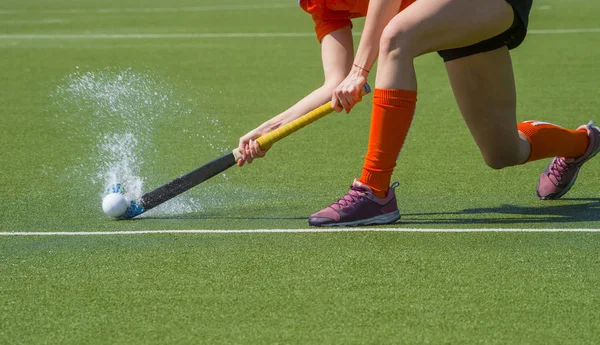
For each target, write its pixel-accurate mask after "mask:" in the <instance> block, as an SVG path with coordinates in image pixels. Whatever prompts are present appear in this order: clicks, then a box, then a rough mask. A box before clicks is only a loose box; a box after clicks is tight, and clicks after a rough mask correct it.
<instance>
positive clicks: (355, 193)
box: [331, 186, 365, 207]
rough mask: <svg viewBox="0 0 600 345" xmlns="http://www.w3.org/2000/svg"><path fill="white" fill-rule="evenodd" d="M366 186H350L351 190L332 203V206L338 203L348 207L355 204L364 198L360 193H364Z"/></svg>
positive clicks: (340, 205)
mask: <svg viewBox="0 0 600 345" xmlns="http://www.w3.org/2000/svg"><path fill="white" fill-rule="evenodd" d="M364 192H365V190H364V188H361V187H355V186H350V191H349V192H348V193H346V195H344V196H343V197H342V198H341V199H340V200H338V201H336V202H334V203H333V204H331V206H334V205H338V206H339V207H348V206H349V205H350V204H355V203H356V202H357V201H359V200H361V199H362V195H360V194H359V193H364Z"/></svg>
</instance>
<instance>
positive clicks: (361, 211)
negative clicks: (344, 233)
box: [308, 179, 400, 226]
mask: <svg viewBox="0 0 600 345" xmlns="http://www.w3.org/2000/svg"><path fill="white" fill-rule="evenodd" d="M398 185H399V183H398V182H394V183H392V186H391V187H390V189H389V190H388V194H387V196H386V197H385V198H378V197H376V196H375V195H373V190H372V189H371V188H370V187H369V186H367V185H365V184H363V183H361V182H360V181H358V180H356V179H355V180H354V183H352V186H350V191H349V192H348V193H347V194H346V195H344V196H343V197H342V198H341V199H340V200H338V201H336V202H334V203H333V204H331V205H330V206H329V207H327V208H325V209H323V210H321V211H319V212H317V213H315V214H313V215H312V216H310V218H308V225H312V226H359V225H371V224H389V223H393V222H395V221H397V220H398V219H400V211H398V205H397V204H396V194H395V192H394V189H395V188H396V187H398Z"/></svg>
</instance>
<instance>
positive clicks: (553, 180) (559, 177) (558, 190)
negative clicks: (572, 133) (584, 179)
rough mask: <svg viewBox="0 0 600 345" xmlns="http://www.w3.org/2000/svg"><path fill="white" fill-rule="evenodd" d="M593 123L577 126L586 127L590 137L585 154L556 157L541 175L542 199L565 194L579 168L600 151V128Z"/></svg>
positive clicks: (539, 195) (539, 184) (538, 188)
mask: <svg viewBox="0 0 600 345" xmlns="http://www.w3.org/2000/svg"><path fill="white" fill-rule="evenodd" d="M593 124H594V121H590V122H589V123H588V124H587V125H584V126H580V127H579V128H577V129H578V130H579V129H585V130H586V131H587V133H588V137H589V138H590V144H589V146H588V149H587V151H585V153H584V154H583V155H581V156H580V157H578V158H567V157H554V159H553V160H552V162H550V164H549V165H548V166H547V167H546V170H544V172H543V173H542V175H540V180H539V182H538V186H537V195H538V197H539V198H540V199H542V200H551V199H558V198H560V197H561V196H563V195H565V194H566V193H567V192H568V191H569V189H571V187H572V186H573V184H574V183H575V180H576V179H577V173H579V168H581V166H582V165H583V163H585V162H587V161H588V160H590V159H591V158H592V157H594V156H595V155H596V154H597V153H598V151H600V128H598V127H595V126H592V125H593Z"/></svg>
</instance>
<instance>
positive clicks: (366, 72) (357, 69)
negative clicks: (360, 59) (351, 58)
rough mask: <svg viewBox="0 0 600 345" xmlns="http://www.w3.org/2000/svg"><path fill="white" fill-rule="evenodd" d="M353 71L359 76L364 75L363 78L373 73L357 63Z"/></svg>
mask: <svg viewBox="0 0 600 345" xmlns="http://www.w3.org/2000/svg"><path fill="white" fill-rule="evenodd" d="M352 69H353V70H354V71H355V72H358V74H360V75H363V76H367V75H369V72H371V70H370V69H367V68H365V67H364V66H361V65H359V64H357V63H353V64H352Z"/></svg>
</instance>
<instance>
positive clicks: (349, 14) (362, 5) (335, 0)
mask: <svg viewBox="0 0 600 345" xmlns="http://www.w3.org/2000/svg"><path fill="white" fill-rule="evenodd" d="M415 1H416V0H403V1H402V4H401V5H400V8H399V9H398V12H400V11H402V10H403V9H405V8H407V7H408V6H409V5H410V4H412V3H413V2H415ZM298 3H299V4H300V7H302V9H303V10H304V11H306V12H308V13H309V14H310V15H312V18H313V20H314V21H315V32H316V33H317V39H318V40H319V42H320V41H321V40H322V39H323V37H325V35H327V34H328V33H330V32H332V31H335V30H337V29H340V28H343V27H345V26H348V25H350V26H352V21H351V19H353V18H359V17H364V16H366V15H367V9H368V7H369V0H299V1H298Z"/></svg>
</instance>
